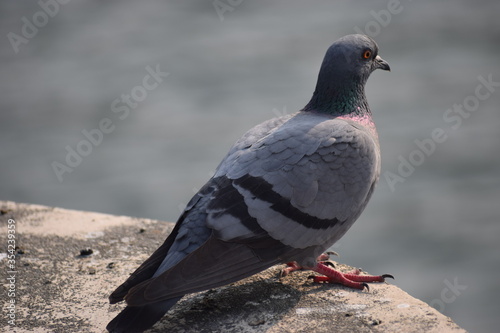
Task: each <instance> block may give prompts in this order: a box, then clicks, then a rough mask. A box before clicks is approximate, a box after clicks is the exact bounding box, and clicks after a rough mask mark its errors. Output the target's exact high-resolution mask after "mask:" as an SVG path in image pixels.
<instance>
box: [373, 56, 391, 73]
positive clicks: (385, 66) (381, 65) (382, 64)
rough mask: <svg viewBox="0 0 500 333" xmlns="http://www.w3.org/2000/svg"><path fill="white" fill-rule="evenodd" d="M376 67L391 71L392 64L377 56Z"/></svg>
mask: <svg viewBox="0 0 500 333" xmlns="http://www.w3.org/2000/svg"><path fill="white" fill-rule="evenodd" d="M374 66H375V69H377V68H379V69H383V70H384V71H389V72H390V71H391V66H389V63H388V62H387V61H385V60H384V59H382V58H380V56H379V55H378V56H376V57H375V64H374Z"/></svg>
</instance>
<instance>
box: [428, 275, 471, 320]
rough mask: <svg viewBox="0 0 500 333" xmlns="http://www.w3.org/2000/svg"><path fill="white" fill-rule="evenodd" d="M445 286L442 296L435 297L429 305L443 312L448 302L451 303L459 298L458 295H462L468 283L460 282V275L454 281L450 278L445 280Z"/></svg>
mask: <svg viewBox="0 0 500 333" xmlns="http://www.w3.org/2000/svg"><path fill="white" fill-rule="evenodd" d="M444 284H445V286H446V287H444V288H443V289H442V290H441V293H440V295H439V296H440V297H439V298H434V299H433V300H432V301H430V302H429V305H430V306H432V307H433V308H434V309H436V310H438V311H439V312H441V313H443V312H444V310H445V308H446V304H451V303H453V302H455V301H456V300H457V297H458V296H460V295H462V292H463V291H464V290H466V289H467V286H466V285H461V284H459V283H458V277H455V278H454V279H453V282H450V281H449V280H448V279H445V280H444Z"/></svg>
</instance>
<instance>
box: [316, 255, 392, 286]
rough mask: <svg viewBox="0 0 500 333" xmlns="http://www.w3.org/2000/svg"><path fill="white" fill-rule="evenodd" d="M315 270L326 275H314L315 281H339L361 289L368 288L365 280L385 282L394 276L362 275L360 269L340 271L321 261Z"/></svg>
mask: <svg viewBox="0 0 500 333" xmlns="http://www.w3.org/2000/svg"><path fill="white" fill-rule="evenodd" d="M312 270H313V271H315V272H317V273H319V274H322V275H324V276H313V277H312V278H313V279H314V282H327V283H339V284H341V285H344V286H346V287H350V288H354V289H360V290H363V289H364V288H366V289H368V290H369V288H368V285H367V284H366V283H365V282H384V281H385V279H386V278H392V279H393V278H394V277H393V276H392V275H389V274H384V275H377V276H376V275H361V274H360V273H361V271H360V270H354V271H352V272H349V273H342V272H339V271H337V270H335V269H333V268H331V267H328V266H326V265H325V264H323V263H321V262H319V263H318V264H317V265H316V266H315V267H314V268H312Z"/></svg>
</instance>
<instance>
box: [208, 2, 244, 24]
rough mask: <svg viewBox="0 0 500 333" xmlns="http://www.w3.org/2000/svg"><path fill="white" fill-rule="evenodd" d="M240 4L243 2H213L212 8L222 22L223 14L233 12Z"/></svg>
mask: <svg viewBox="0 0 500 333" xmlns="http://www.w3.org/2000/svg"><path fill="white" fill-rule="evenodd" d="M242 2H243V0H214V1H213V2H212V6H214V9H215V12H216V13H217V15H218V16H219V19H220V21H221V22H223V21H224V14H225V13H226V12H233V11H234V10H235V9H236V7H238V6H239V5H241V3H242Z"/></svg>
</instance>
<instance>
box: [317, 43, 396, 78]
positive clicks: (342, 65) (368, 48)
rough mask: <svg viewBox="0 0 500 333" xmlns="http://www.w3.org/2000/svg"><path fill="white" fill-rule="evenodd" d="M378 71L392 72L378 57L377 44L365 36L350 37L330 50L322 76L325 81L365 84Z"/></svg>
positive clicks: (327, 53) (323, 65) (322, 69)
mask: <svg viewBox="0 0 500 333" xmlns="http://www.w3.org/2000/svg"><path fill="white" fill-rule="evenodd" d="M376 69H383V70H386V71H390V70H391V68H390V67H389V64H388V63H387V62H386V61H385V60H384V59H382V58H381V57H380V56H379V55H378V45H377V43H375V41H374V40H373V39H371V38H370V37H368V36H365V35H348V36H344V37H342V38H340V39H339V40H337V41H336V42H334V43H333V44H332V45H331V46H330V47H329V48H328V51H326V55H325V58H324V60H323V64H322V65H321V70H320V76H324V79H325V80H329V79H331V80H336V81H339V79H340V80H341V79H343V80H346V81H353V82H355V83H361V84H364V83H365V82H366V80H367V79H368V77H369V76H370V74H371V73H372V72H373V71H374V70H376ZM343 83H344V84H345V83H347V82H343Z"/></svg>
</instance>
